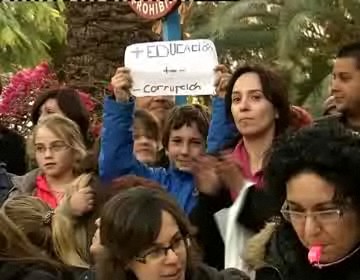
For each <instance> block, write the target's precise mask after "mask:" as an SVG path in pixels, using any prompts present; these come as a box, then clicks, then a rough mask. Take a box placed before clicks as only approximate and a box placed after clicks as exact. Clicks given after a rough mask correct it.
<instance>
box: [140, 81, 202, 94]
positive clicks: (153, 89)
mask: <svg viewBox="0 0 360 280" xmlns="http://www.w3.org/2000/svg"><path fill="white" fill-rule="evenodd" d="M196 90H201V86H200V85H198V83H197V82H195V83H194V84H183V85H176V86H169V85H145V86H144V90H143V92H144V93H152V94H155V93H157V92H164V91H170V92H172V93H175V94H178V93H179V91H196Z"/></svg>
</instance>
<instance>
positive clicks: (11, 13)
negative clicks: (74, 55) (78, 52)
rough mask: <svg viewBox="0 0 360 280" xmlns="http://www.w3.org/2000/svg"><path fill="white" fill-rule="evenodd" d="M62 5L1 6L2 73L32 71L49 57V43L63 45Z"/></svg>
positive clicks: (0, 47)
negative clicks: (31, 68) (32, 67)
mask: <svg viewBox="0 0 360 280" xmlns="http://www.w3.org/2000/svg"><path fill="white" fill-rule="evenodd" d="M63 9H64V4H63V2H62V1H56V2H47V3H35V2H1V3H0V67H1V68H0V70H1V71H2V72H7V71H13V70H14V69H17V68H19V67H31V66H35V65H37V64H38V63H39V62H40V61H42V60H45V59H48V58H49V57H50V47H49V43H50V42H52V44H55V43H59V44H61V43H63V42H64V41H65V38H66V24H65V19H64V17H63V16H62V11H63Z"/></svg>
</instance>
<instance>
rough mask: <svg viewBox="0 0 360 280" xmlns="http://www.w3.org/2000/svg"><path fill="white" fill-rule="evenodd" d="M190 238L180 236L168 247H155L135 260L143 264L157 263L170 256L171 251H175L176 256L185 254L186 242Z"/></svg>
mask: <svg viewBox="0 0 360 280" xmlns="http://www.w3.org/2000/svg"><path fill="white" fill-rule="evenodd" d="M187 240H188V238H184V237H183V236H179V237H177V238H175V239H174V240H173V241H172V242H171V244H170V245H169V246H167V247H160V246H158V247H155V248H153V249H150V250H148V251H147V252H145V253H144V254H143V255H142V256H139V257H136V258H135V260H136V261H138V262H141V263H144V264H145V263H156V262H162V261H163V260H164V259H165V257H166V256H167V255H168V252H169V250H171V251H173V252H174V253H175V254H176V255H179V254H181V253H183V252H184V251H185V249H186V241H187Z"/></svg>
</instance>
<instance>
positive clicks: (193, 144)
mask: <svg viewBox="0 0 360 280" xmlns="http://www.w3.org/2000/svg"><path fill="white" fill-rule="evenodd" d="M167 148H168V149H167V153H168V157H169V160H170V162H171V163H172V164H174V165H175V167H176V168H177V169H179V170H181V171H185V172H191V162H192V160H193V159H194V158H196V157H197V156H199V155H201V154H203V153H204V152H205V139H203V136H202V135H201V133H200V131H199V129H198V127H197V125H196V124H195V123H194V122H193V123H192V124H191V126H187V125H184V126H182V127H181V128H179V129H176V130H172V131H171V132H170V137H169V144H168V147H167Z"/></svg>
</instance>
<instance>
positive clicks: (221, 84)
mask: <svg viewBox="0 0 360 280" xmlns="http://www.w3.org/2000/svg"><path fill="white" fill-rule="evenodd" d="M215 76H216V78H215V84H214V86H215V92H216V95H217V96H218V97H221V98H225V95H226V89H227V85H228V83H229V80H230V79H231V73H230V71H229V69H228V68H227V67H226V66H225V65H223V64H220V65H218V66H216V68H215Z"/></svg>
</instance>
